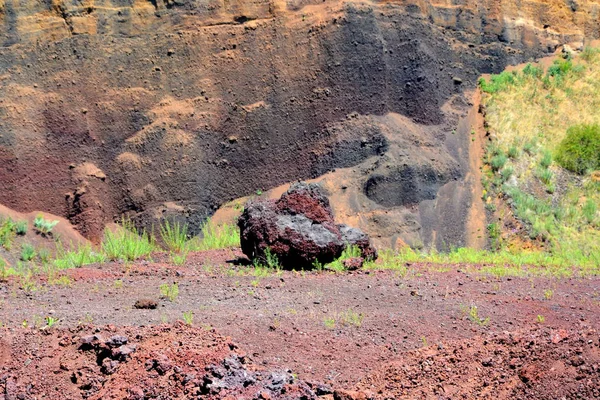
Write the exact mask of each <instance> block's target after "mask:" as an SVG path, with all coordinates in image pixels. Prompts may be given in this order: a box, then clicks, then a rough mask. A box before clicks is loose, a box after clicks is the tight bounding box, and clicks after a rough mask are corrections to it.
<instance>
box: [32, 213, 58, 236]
mask: <svg viewBox="0 0 600 400" xmlns="http://www.w3.org/2000/svg"><path fill="white" fill-rule="evenodd" d="M56 225H58V221H51V220H48V219H45V218H44V216H43V215H42V214H38V215H37V216H36V217H35V220H34V221H33V227H34V228H35V230H37V231H38V232H39V233H41V234H42V235H49V234H50V233H51V232H52V230H53V229H54V227H56Z"/></svg>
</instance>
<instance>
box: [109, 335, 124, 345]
mask: <svg viewBox="0 0 600 400" xmlns="http://www.w3.org/2000/svg"><path fill="white" fill-rule="evenodd" d="M128 340H129V339H128V338H127V336H122V335H114V336H111V337H110V339H108V340H107V341H106V345H107V346H110V347H119V346H122V345H124V344H127V341H128Z"/></svg>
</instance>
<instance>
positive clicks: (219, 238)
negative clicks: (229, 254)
mask: <svg viewBox="0 0 600 400" xmlns="http://www.w3.org/2000/svg"><path fill="white" fill-rule="evenodd" d="M239 245H240V230H239V228H238V227H237V226H236V225H233V224H223V225H220V226H216V225H215V224H213V223H212V222H211V221H210V220H207V221H206V222H205V223H204V224H203V225H202V239H196V238H195V239H194V240H192V241H191V243H190V249H191V250H193V251H204V250H216V249H227V248H230V247H236V246H239Z"/></svg>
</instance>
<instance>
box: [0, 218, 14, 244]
mask: <svg viewBox="0 0 600 400" xmlns="http://www.w3.org/2000/svg"><path fill="white" fill-rule="evenodd" d="M16 228H17V224H16V223H15V222H14V221H13V220H12V219H11V218H10V217H9V218H6V219H0V246H2V247H4V248H5V249H6V250H10V249H11V247H12V242H13V240H14V238H15V235H16Z"/></svg>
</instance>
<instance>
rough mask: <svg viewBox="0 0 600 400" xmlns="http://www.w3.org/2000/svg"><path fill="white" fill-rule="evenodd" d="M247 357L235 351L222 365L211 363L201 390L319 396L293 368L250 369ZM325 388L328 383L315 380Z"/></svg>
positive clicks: (205, 392)
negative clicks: (290, 369) (270, 370)
mask: <svg viewBox="0 0 600 400" xmlns="http://www.w3.org/2000/svg"><path fill="white" fill-rule="evenodd" d="M248 367H249V366H248V359H247V358H246V357H243V356H239V355H236V354H234V355H232V356H231V357H228V358H226V359H225V360H223V361H222V363H221V364H220V365H210V366H208V367H207V368H206V370H207V373H206V374H205V375H204V377H203V378H202V383H201V385H200V393H201V394H202V395H209V396H218V397H219V398H229V396H232V397H231V398H238V397H239V395H241V394H242V393H243V394H253V397H252V398H254V399H263V400H268V399H298V398H301V399H306V400H309V399H316V398H317V397H318V394H317V393H315V391H314V390H313V388H312V387H311V386H313V385H311V384H308V383H306V382H304V381H301V380H297V379H296V378H294V376H293V375H292V374H291V371H272V372H265V371H251V370H249V368H248ZM315 386H317V387H318V388H321V391H320V392H321V393H323V392H325V391H326V390H324V388H327V386H326V385H323V384H316V385H315Z"/></svg>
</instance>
